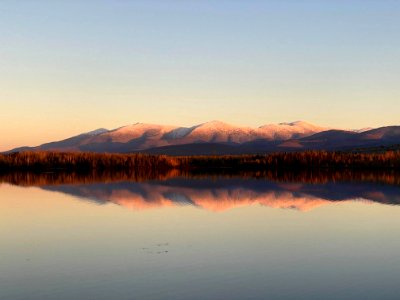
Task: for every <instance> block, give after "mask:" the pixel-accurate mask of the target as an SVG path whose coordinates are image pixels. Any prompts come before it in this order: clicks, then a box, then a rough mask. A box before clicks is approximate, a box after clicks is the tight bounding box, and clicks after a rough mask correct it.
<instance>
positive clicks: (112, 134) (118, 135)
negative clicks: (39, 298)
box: [27, 121, 328, 152]
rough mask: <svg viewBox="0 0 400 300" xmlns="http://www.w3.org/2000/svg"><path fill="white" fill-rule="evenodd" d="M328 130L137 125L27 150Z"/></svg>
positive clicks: (279, 136) (278, 136)
mask: <svg viewBox="0 0 400 300" xmlns="http://www.w3.org/2000/svg"><path fill="white" fill-rule="evenodd" d="M327 129H328V128H325V127H321V126H316V125H313V124H310V123H307V122H302V121H297V122H292V123H280V124H269V125H264V126H261V127H258V128H251V127H241V126H234V125H230V124H227V123H224V122H221V121H211V122H206V123H202V124H199V125H195V126H192V127H178V126H169V125H158V124H145V123H135V124H132V125H128V126H123V127H120V128H116V129H114V130H106V129H97V130H95V131H92V132H88V133H85V134H81V135H78V136H75V137H71V138H68V139H65V140H62V141H57V142H51V143H47V144H44V145H41V146H39V147H35V148H27V150H29V149H31V150H65V151H67V150H68V151H70V150H73V151H95V152H131V151H138V150H145V149H149V148H156V147H163V146H173V145H183V144H196V143H233V144H242V143H246V142H252V141H257V140H266V141H278V140H279V141H281V140H282V141H283V140H288V139H292V138H302V137H306V136H309V135H312V134H315V133H318V132H321V131H324V130H327Z"/></svg>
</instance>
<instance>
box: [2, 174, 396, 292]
mask: <svg viewBox="0 0 400 300" xmlns="http://www.w3.org/2000/svg"><path fill="white" fill-rule="evenodd" d="M67 182H68V180H66V181H65V180H64V181H63V182H61V183H60V182H57V181H48V180H40V179H36V178H29V180H27V179H26V178H25V179H24V180H15V179H13V180H11V179H7V180H3V181H2V183H1V185H0V214H1V216H0V222H1V226H0V241H1V247H0V299H267V298H269V299H398V298H399V295H400V285H399V278H400V255H399V253H400V238H399V231H400V206H399V204H400V185H399V184H398V180H397V179H396V178H394V179H393V178H386V179H385V180H382V178H381V180H364V181H360V180H358V181H348V180H346V181H330V180H328V181H327V180H315V178H314V180H305V181H301V180H300V181H299V180H292V181H291V180H286V181H282V180H279V181H274V180H270V179H268V180H267V179H254V178H237V177H236V178H227V177H223V178H222V177H198V178H192V179H190V178H183V177H176V178H169V179H165V180H152V181H143V182H135V181H125V180H122V181H120V180H105V182H96V181H91V180H88V181H87V182H86V183H83V182H85V180H80V181H77V182H73V181H72V182H68V183H67ZM11 183H12V184H11ZM66 183H67V184H66Z"/></svg>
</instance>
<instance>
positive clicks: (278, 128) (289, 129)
mask: <svg viewBox="0 0 400 300" xmlns="http://www.w3.org/2000/svg"><path fill="white" fill-rule="evenodd" d="M329 129H330V128H328V127H321V126H317V125H314V124H311V123H307V122H304V121H296V122H291V123H279V124H267V125H264V126H261V127H259V130H260V131H261V132H263V134H264V136H265V138H269V139H270V140H288V139H293V138H302V137H306V136H309V135H312V134H315V133H318V132H322V131H325V130H329Z"/></svg>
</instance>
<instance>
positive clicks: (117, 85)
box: [0, 0, 400, 150]
mask: <svg viewBox="0 0 400 300" xmlns="http://www.w3.org/2000/svg"><path fill="white" fill-rule="evenodd" d="M0 45H1V46H0V101H1V103H0V104H1V106H0V107H1V110H0V119H1V121H2V126H0V150H6V149H10V148H12V147H15V146H21V145H37V144H40V143H43V142H46V141H49V140H54V139H62V138H65V137H68V136H71V135H75V134H78V133H81V132H84V131H89V130H93V129H95V128H99V127H106V128H109V129H111V128H115V127H119V126H122V125H126V124H131V123H135V122H147V123H162V124H173V125H192V124H196V123H201V122H205V121H208V120H214V119H218V120H222V121H225V122H228V123H232V124H236V125H250V126H259V125H262V124H266V123H275V122H285V121H295V120H306V121H309V122H312V123H317V124H321V125H326V126H335V127H343V128H360V127H366V126H382V125H393V124H400V120H399V119H400V118H399V116H400V1H397V0H395V1H385V0H376V1H368V0H362V1H361V0H360V1H357V0H352V1H346V0H336V1H334V0H332V1H323V0H320V1H316V0H314V1H307V0H305V1H295V0H287V1H285V0H283V1H282V0H279V1H278V0H276V1H244V0H243V1H239V0H231V1H205V0H202V1H200V0H199V1H183V0H182V1H166V0H160V1H111V0H110V1H1V2H0Z"/></svg>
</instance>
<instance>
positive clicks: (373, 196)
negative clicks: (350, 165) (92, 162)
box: [42, 177, 400, 211]
mask: <svg viewBox="0 0 400 300" xmlns="http://www.w3.org/2000/svg"><path fill="white" fill-rule="evenodd" d="M42 188H43V189H46V190H50V191H58V192H62V193H66V194H69V195H74V196H77V197H79V198H81V199H89V200H91V201H94V202H96V203H99V204H105V203H115V204H118V205H121V206H124V207H127V208H131V209H135V210H139V209H147V208H156V207H166V206H177V205H194V206H197V207H200V208H204V209H207V210H211V211H224V210H227V209H231V208H235V207H240V206H249V205H263V206H268V207H275V208H294V209H298V210H302V211H306V210H310V209H312V208H315V207H318V206H321V205H325V204H330V203H337V202H343V201H349V200H353V199H363V200H367V201H373V202H378V203H383V204H393V205H397V204H400V186H398V185H384V184H376V183H371V182H365V183H364V182H336V183H335V182H327V183H324V184H311V183H295V182H285V183H282V182H274V181H267V180H265V179H251V178H247V179H240V178H218V179H217V180H216V179H215V178H201V179H190V178H183V177H178V178H173V179H168V180H165V181H158V180H156V181H147V182H141V183H139V182H110V183H92V184H76V185H75V184H67V185H55V186H48V185H47V186H42Z"/></svg>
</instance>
